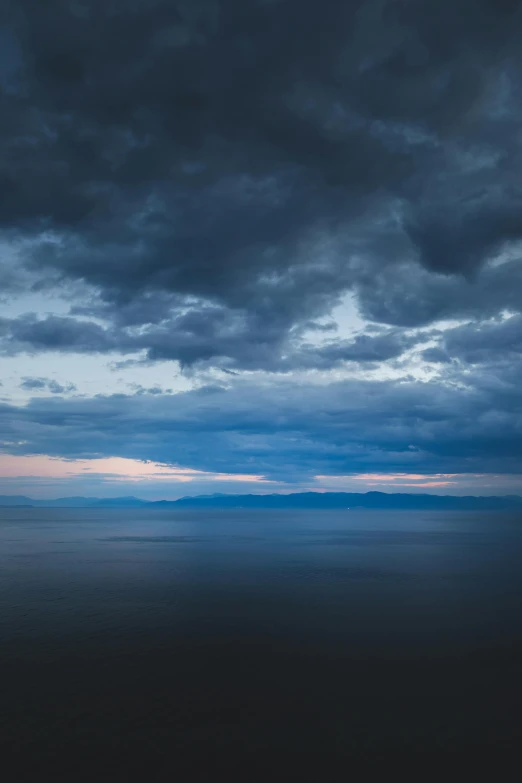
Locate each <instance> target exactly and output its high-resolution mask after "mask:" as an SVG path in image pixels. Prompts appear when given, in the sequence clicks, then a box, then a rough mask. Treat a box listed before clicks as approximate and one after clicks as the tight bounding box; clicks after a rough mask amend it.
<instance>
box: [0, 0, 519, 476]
mask: <svg viewBox="0 0 522 783" xmlns="http://www.w3.org/2000/svg"><path fill="white" fill-rule="evenodd" d="M2 13H3V15H4V16H3V23H2V25H1V32H0V116H1V118H2V121H1V123H0V146H1V150H2V153H1V157H0V187H1V189H2V193H3V194H4V196H5V197H4V198H3V199H1V200H0V285H1V290H2V297H3V300H2V308H3V309H2V314H1V315H2V317H1V318H0V349H1V351H2V353H3V354H4V355H7V356H12V355H14V354H24V353H25V354H38V353H42V352H61V353H71V354H72V353H75V354H102V355H107V356H110V357H111V360H113V361H114V362H115V365H114V366H116V367H120V368H121V367H122V366H123V364H125V363H127V364H128V363H129V362H136V361H138V362H142V363H150V362H155V361H166V360H172V361H176V362H178V363H179V364H180V366H181V367H182V368H186V369H187V371H188V370H189V369H190V368H195V369H196V370H207V369H212V368H218V369H220V370H222V371H223V374H222V375H219V378H220V381H222V382H223V384H224V385H214V386H207V387H205V388H201V389H194V390H192V391H190V392H185V393H183V394H174V395H171V394H168V393H167V392H168V390H164V389H163V386H162V385H161V386H159V385H158V386H150V387H149V385H148V384H147V383H145V384H143V385H137V386H135V387H133V394H132V395H129V396H126V395H121V396H117V397H102V396H97V397H94V398H92V399H88V398H82V399H80V398H71V399H61V398H59V397H58V395H60V394H62V393H65V392H66V391H71V390H73V389H72V387H71V386H70V387H67V386H63V385H62V384H59V383H57V382H53V381H48V380H46V379H40V378H32V377H31V378H27V379H26V381H27V382H28V383H29V384H31V383H35V382H36V383H38V382H40V381H41V382H42V383H44V386H43V387H38V386H37V385H36V386H32V387H31V386H30V385H29V386H25V388H26V389H28V388H33V389H34V390H36V391H38V389H40V390H42V391H45V392H46V393H47V392H51V393H54V394H55V395H57V396H55V397H52V396H49V395H47V398H45V399H44V398H43V397H42V396H38V395H36V396H35V399H33V400H32V401H31V402H30V403H29V404H28V405H27V406H26V407H15V406H10V405H8V404H4V405H3V406H2V407H0V422H1V429H0V432H1V433H2V438H3V439H4V440H5V442H6V443H7V442H8V443H10V444H12V443H23V444H25V445H23V446H22V445H21V446H19V447H18V448H19V449H20V450H22V451H24V450H26V451H27V452H28V453H29V452H35V453H38V452H40V451H41V452H48V453H52V454H56V455H60V456H86V457H89V456H98V455H104V456H105V455H117V454H119V455H122V456H132V457H137V458H143V459H155V460H158V461H165V462H169V463H179V464H181V465H184V466H190V467H195V468H201V469H205V470H212V471H232V472H243V473H245V472H247V473H262V474H266V475H268V476H270V477H277V478H281V477H282V476H285V477H286V478H288V479H289V480H292V479H293V478H294V477H303V476H309V475H313V474H315V473H343V472H356V471H358V470H362V471H367V470H372V469H375V468H377V469H382V470H385V469H389V470H411V471H414V472H422V471H427V472H434V473H436V472H449V471H454V472H462V471H464V472H480V471H488V470H494V471H495V472H498V471H499V470H502V471H504V472H510V471H517V470H520V469H521V467H522V466H521V464H520V454H521V453H522V451H521V448H520V446H521V443H520V416H521V411H520V401H519V398H520V394H519V389H520V381H521V380H522V371H521V364H520V352H521V344H520V327H521V326H522V323H521V321H520V318H521V315H520V314H521V313H522V297H521V291H522V264H521V263H520V261H521V250H522V189H521V186H520V182H521V181H522V136H521V134H520V124H521V121H522V109H521V108H520V107H521V106H522V103H521V100H520V99H521V94H520V85H521V84H522V55H521V49H520V37H521V33H522V6H521V4H520V3H519V2H515V0H460V2H458V3H455V2H450V0H427V1H426V2H422V3H420V2H413V1H412V0H411V1H410V0H404V1H399V0H329V2H328V3H319V2H316V1H315V0H284V2H283V0H281V2H267V1H266V0H227V2H225V1H224V0H222V2H220V1H219V0H91V1H90V2H87V0H47V2H41V0H18V2H16V3H15V2H9V3H4V4H3V5H2ZM22 292H25V294H27V292H29V295H30V296H35V295H38V296H43V295H44V294H52V295H53V296H61V297H62V298H63V297H65V298H66V300H67V301H68V302H69V304H70V309H69V311H68V312H65V313H64V312H63V310H62V311H60V312H61V314H59V315H58V314H56V313H55V314H49V313H48V312H44V311H43V310H44V309H45V308H43V310H42V312H38V313H34V312H28V313H25V314H22V315H20V313H23V309H22V308H21V307H17V308H16V309H13V310H10V309H9V308H10V307H11V305H12V302H11V298H12V299H13V300H14V298H15V297H20V296H21V295H22ZM348 294H351V295H352V296H353V300H354V302H355V305H356V308H357V310H358V313H359V314H360V315H361V316H362V318H363V319H365V320H366V321H367V322H370V323H369V324H368V323H367V324H366V326H365V327H364V328H362V329H360V330H359V331H357V332H356V333H353V334H352V336H349V333H350V331H353V330H352V329H351V327H350V326H348V327H346V325H345V327H343V328H341V329H340V330H339V331H336V329H335V325H334V324H333V323H332V320H331V318H330V317H329V316H330V315H331V313H332V312H333V311H334V309H335V308H336V306H337V305H339V304H340V303H342V302H344V301H346V297H347V295H348ZM28 301H29V300H28ZM34 309H37V308H36V306H35V307H33V305H32V304H31V305H28V306H27V310H34ZM508 316H509V317H508ZM340 320H341V321H342V318H340ZM443 321H445V322H446V323H442V322H443ZM459 324H460V325H459ZM357 328H359V327H357ZM412 355H415V356H417V357H420V359H421V360H422V361H424V362H427V363H429V364H430V365H431V367H432V371H436V372H437V373H438V374H437V377H436V378H434V379H433V380H432V381H430V382H425V383H421V382H416V381H414V380H413V379H412V375H410V376H406V377H405V378H403V379H402V380H401V381H394V382H392V381H388V382H385V381H372V382H370V381H367V380H366V381H360V380H350V381H339V380H338V379H337V380H336V381H335V382H333V381H332V379H333V378H338V376H339V375H340V374H341V373H338V372H337V371H338V370H339V369H343V368H345V367H347V366H352V367H355V368H359V367H361V368H364V369H366V370H370V369H371V370H373V369H375V368H379V367H380V366H381V365H382V364H384V363H388V365H390V367H391V369H393V371H394V373H396V374H397V373H398V372H399V371H402V370H404V372H411V373H413V370H412V368H411V367H407V366H406V365H407V362H409V361H410V359H411V356H412ZM406 360H407V361H406ZM16 361H18V360H16ZM414 361H416V359H414ZM122 363H123V364H122ZM126 366H127V365H126ZM250 370H252V371H253V370H255V371H264V372H265V373H278V374H279V375H278V376H274V375H271V376H270V377H267V376H263V375H262V372H259V375H258V378H259V379H260V380H259V383H258V384H257V385H254V384H249V383H246V382H244V379H243V378H241V377H238V376H237V375H236V373H238V372H239V373H241V372H243V371H250ZM308 370H319V371H320V372H321V384H318V385H317V386H314V385H312V384H311V383H308V382H306V383H303V381H302V379H303V378H305V377H308V378H310V377H311V376H307V375H306V373H305V372H304V371H308ZM301 371H303V372H301ZM330 371H332V372H331V373H330ZM334 371H335V372H334ZM292 373H296V374H298V375H299V381H296V379H295V377H293V376H292ZM329 373H330V374H329ZM385 375H386V373H383V374H382V376H381V377H385ZM24 383H25V381H24ZM225 384H226V385H225ZM10 448H11V447H10Z"/></svg>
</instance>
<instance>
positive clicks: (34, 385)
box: [20, 378, 76, 394]
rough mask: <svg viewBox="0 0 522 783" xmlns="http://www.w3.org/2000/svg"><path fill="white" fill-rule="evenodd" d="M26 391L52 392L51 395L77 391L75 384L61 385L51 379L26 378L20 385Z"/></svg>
mask: <svg viewBox="0 0 522 783" xmlns="http://www.w3.org/2000/svg"><path fill="white" fill-rule="evenodd" d="M20 388H21V389H25V390H26V391H50V392H51V394H65V393H66V392H73V391H76V386H75V385H74V383H67V384H61V383H58V381H56V380H54V379H49V378H24V379H23V380H22V382H21V384H20Z"/></svg>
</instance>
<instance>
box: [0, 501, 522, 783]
mask: <svg viewBox="0 0 522 783" xmlns="http://www.w3.org/2000/svg"><path fill="white" fill-rule="evenodd" d="M521 620H522V518H521V517H520V516H516V515H510V514H496V515H492V514H490V513H484V514H476V513H473V514H463V513H451V512H430V513H419V512H404V513H400V512H391V513H388V512H358V511H349V512H348V511H347V512H337V511H329V512H323V513H319V512H310V513H308V512H290V511H287V512H275V511H270V512H266V511H259V512H256V511H248V512H245V511H226V512H212V511H210V512H209V511H175V512H173V511H171V510H154V511H153V512H151V511H150V510H145V511H143V510H130V511H129V510H112V509H111V510H107V509H100V510H84V509H80V510H77V509H74V510H69V509H45V510H42V509H18V510H15V509H0V633H1V647H0V678H1V683H2V686H1V703H0V707H1V718H0V721H1V741H2V748H1V751H2V753H1V756H0V758H1V759H2V765H3V767H4V770H5V769H13V770H15V772H14V774H11V775H9V774H8V775H7V777H6V776H5V775H3V779H5V780H6V781H11V780H12V781H18V780H30V779H35V780H48V779H55V780H62V779H63V780H70V781H74V780H78V779H88V780H93V781H95V780H113V779H114V780H134V779H140V780H156V779H160V780H190V781H197V780H214V779H218V778H220V777H222V778H223V779H227V780H230V779H232V778H234V779H238V780H244V781H249V780H289V779H307V780H308V779H312V780H333V779H340V780H346V779H348V778H349V777H350V775H351V774H352V773H355V774H356V775H357V779H358V780H360V779H362V777H364V776H366V774H367V775H368V776H369V775H370V774H373V772H374V771H376V770H377V769H379V771H381V770H385V771H386V770H387V772H388V775H389V776H390V777H396V776H397V775H398V774H399V773H400V770H401V769H402V767H403V765H404V764H406V765H407V767H408V768H413V769H414V770H416V771H417V774H418V776H419V778H418V779H426V777H427V775H428V773H429V772H430V771H432V770H433V769H434V768H435V765H436V764H438V763H442V764H443V765H444V769H445V771H446V773H449V772H451V770H452V769H454V770H456V769H457V764H460V763H462V762H463V763H464V764H465V765H466V768H467V771H468V774H469V773H470V772H471V771H473V772H474V771H475V770H479V769H484V768H485V767H484V765H485V764H487V763H488V762H493V763H494V764H495V765H501V764H504V763H506V764H507V763H508V762H509V763H512V761H513V760H516V756H517V755H518V745H519V741H520V740H521V739H522V624H521ZM498 769H499V767H498V766H496V770H497V772H498ZM450 777H451V775H450Z"/></svg>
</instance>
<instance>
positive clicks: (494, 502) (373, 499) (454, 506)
mask: <svg viewBox="0 0 522 783" xmlns="http://www.w3.org/2000/svg"><path fill="white" fill-rule="evenodd" d="M160 504H161V505H164V506H166V505H175V506H177V507H178V508H179V507H185V508H261V509H262V508H266V509H269V508H278V509H284V508H290V509H291V508H294V509H346V508H351V509H354V508H369V509H402V510H406V509H414V510H422V509H428V510H429V509H433V510H437V509H441V510H444V509H447V510H481V509H484V510H499V511H500V510H517V509H520V510H521V511H522V497H519V496H517V495H509V496H504V497H497V496H492V497H475V496H466V497H456V496H454V495H413V494H409V495H408V494H399V493H397V494H387V493H385V492H366V493H355V492H353V493H352V492H324V493H323V492H299V493H293V494H289V495H281V494H273V495H206V496H205V495H201V496H199V497H185V498H181V499H180V500H176V501H172V502H171V503H169V502H168V501H163V502H161V503H160ZM160 504H158V503H155V504H154V505H160Z"/></svg>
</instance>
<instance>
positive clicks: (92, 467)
mask: <svg viewBox="0 0 522 783" xmlns="http://www.w3.org/2000/svg"><path fill="white" fill-rule="evenodd" d="M82 476H92V477H99V478H100V479H102V480H103V479H109V480H111V481H131V482H141V481H151V480H153V481H176V482H180V483H188V482H191V481H194V480H196V479H197V480H199V481H237V482H254V483H270V482H268V481H267V480H266V479H265V478H264V477H263V476H258V475H251V474H243V473H240V474H235V473H206V472H204V471H201V470H192V469H191V468H178V467H172V466H169V465H163V464H161V463H159V462H140V461H139V460H133V459H126V458H125V457H106V458H101V459H82V460H66V459H61V458H59V457H49V456H47V455H29V456H18V455H12V454H0V477H1V478H49V479H72V478H79V477H82Z"/></svg>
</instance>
